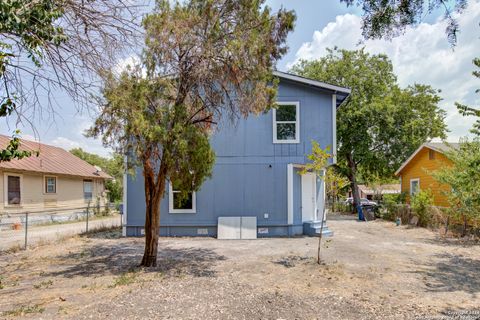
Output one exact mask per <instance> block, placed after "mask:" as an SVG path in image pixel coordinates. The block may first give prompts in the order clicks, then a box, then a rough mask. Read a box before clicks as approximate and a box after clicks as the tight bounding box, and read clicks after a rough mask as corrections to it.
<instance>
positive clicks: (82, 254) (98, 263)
mask: <svg viewBox="0 0 480 320" xmlns="http://www.w3.org/2000/svg"><path fill="white" fill-rule="evenodd" d="M142 255H143V243H142V242H135V243H132V242H128V241H121V240H119V241H118V242H114V243H113V242H109V243H105V244H104V245H101V244H98V245H92V246H87V247H86V248H84V249H83V250H82V251H79V252H69V253H68V254H63V255H58V256H56V257H55V262H56V265H57V270H55V271H51V272H46V273H45V276H52V277H66V278H73V277H87V278H88V277H97V276H102V275H108V274H110V275H121V274H124V273H126V272H130V271H134V270H139V269H141V268H140V267H139V266H138V265H139V263H140V261H141V258H142ZM225 259H226V258H225V257H224V256H221V255H218V254H217V253H216V252H214V251H213V250H209V249H199V248H180V249H177V248H169V247H163V248H159V249H158V260H157V267H155V268H148V269H145V270H144V271H145V272H157V273H162V274H163V275H165V276H168V275H178V274H183V275H192V276H194V277H214V276H215V274H216V273H215V270H214V267H215V265H216V263H217V262H218V261H221V260H225Z"/></svg>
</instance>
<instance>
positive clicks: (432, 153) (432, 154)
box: [428, 149, 435, 160]
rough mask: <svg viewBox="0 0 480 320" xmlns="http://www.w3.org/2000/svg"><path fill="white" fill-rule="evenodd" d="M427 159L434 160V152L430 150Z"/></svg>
mask: <svg viewBox="0 0 480 320" xmlns="http://www.w3.org/2000/svg"><path fill="white" fill-rule="evenodd" d="M428 159H430V160H435V151H433V150H432V149H429V150H428Z"/></svg>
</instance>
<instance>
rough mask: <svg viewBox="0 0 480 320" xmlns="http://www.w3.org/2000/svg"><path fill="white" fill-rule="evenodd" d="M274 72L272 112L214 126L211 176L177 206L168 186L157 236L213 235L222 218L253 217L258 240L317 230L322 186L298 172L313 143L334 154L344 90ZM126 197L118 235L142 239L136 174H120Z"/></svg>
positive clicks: (141, 186) (141, 185)
mask: <svg viewBox="0 0 480 320" xmlns="http://www.w3.org/2000/svg"><path fill="white" fill-rule="evenodd" d="M275 75H276V76H277V77H278V78H279V80H280V83H279V88H278V95H277V99H278V101H277V104H278V108H276V109H273V110H271V111H269V112H268V113H266V114H260V115H258V116H254V115H252V116H250V117H248V118H247V119H241V120H239V121H238V122H237V123H236V124H234V125H233V124H231V123H230V122H225V123H219V125H218V128H217V129H216V132H215V133H214V134H212V138H211V143H212V146H213V148H214V150H215V153H216V163H215V166H214V169H213V174H212V177H211V178H210V179H208V180H206V181H205V182H204V183H203V185H202V186H201V188H200V190H199V191H197V192H193V193H191V194H190V196H189V197H188V201H183V202H178V201H175V198H176V193H177V191H176V190H175V189H174V188H173V187H172V185H171V183H169V184H168V185H169V186H168V188H167V190H166V191H165V196H164V198H163V200H162V202H161V209H160V235H162V236H196V235H202V236H217V233H218V232H219V231H218V230H219V229H220V228H218V224H219V220H221V219H222V218H223V217H253V218H250V219H249V223H251V222H252V219H253V226H254V233H256V234H257V235H258V236H259V237H260V236H295V235H301V234H304V233H311V231H312V230H313V233H314V232H315V231H316V232H317V233H318V229H319V226H320V223H319V221H318V219H321V216H322V212H323V207H324V183H323V180H322V179H318V178H316V176H315V175H314V174H304V175H300V174H299V172H300V170H301V169H302V167H303V166H304V165H305V163H306V161H307V159H306V156H307V155H308V154H309V153H311V149H312V146H311V141H312V140H315V141H317V142H318V143H319V144H320V146H321V147H322V148H325V147H327V146H330V147H331V149H332V150H333V151H334V153H335V150H336V111H337V108H338V107H339V106H340V105H341V104H342V102H343V101H344V100H345V99H346V98H347V97H348V95H349V94H350V90H349V89H347V88H342V87H338V86H335V85H331V84H327V83H323V82H319V81H315V80H311V79H306V78H303V77H299V76H296V75H292V74H288V73H283V72H275ZM332 161H335V157H333V159H332ZM124 192H125V193H124V226H123V233H124V235H127V236H141V235H143V234H144V224H145V197H144V183H143V176H142V174H141V170H138V174H137V175H136V176H135V177H132V176H128V177H126V179H125V181H124ZM219 218H220V219H219ZM255 220H256V221H255ZM250 231H251V230H250ZM325 232H328V229H326V228H325ZM250 233H251V232H250Z"/></svg>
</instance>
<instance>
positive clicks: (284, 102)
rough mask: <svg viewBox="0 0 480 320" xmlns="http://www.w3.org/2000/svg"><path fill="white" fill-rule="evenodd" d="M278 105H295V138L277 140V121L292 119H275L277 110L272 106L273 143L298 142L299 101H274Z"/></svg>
mask: <svg viewBox="0 0 480 320" xmlns="http://www.w3.org/2000/svg"><path fill="white" fill-rule="evenodd" d="M276 104H277V105H279V106H291V105H294V106H295V107H296V117H295V120H296V121H295V139H294V140H278V139H277V123H285V122H292V123H293V121H277V110H276V109H275V108H274V109H273V112H272V117H273V118H272V123H273V128H272V129H273V143H300V102H299V101H279V102H277V103H276Z"/></svg>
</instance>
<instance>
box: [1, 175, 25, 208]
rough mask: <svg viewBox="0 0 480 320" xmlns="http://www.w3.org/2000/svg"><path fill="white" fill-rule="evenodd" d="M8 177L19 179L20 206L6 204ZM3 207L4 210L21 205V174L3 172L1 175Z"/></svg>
mask: <svg viewBox="0 0 480 320" xmlns="http://www.w3.org/2000/svg"><path fill="white" fill-rule="evenodd" d="M8 176H12V177H20V204H9V203H8ZM3 205H4V207H5V208H8V207H10V208H12V207H21V206H22V205H23V174H20V173H11V172H5V173H4V174H3Z"/></svg>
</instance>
